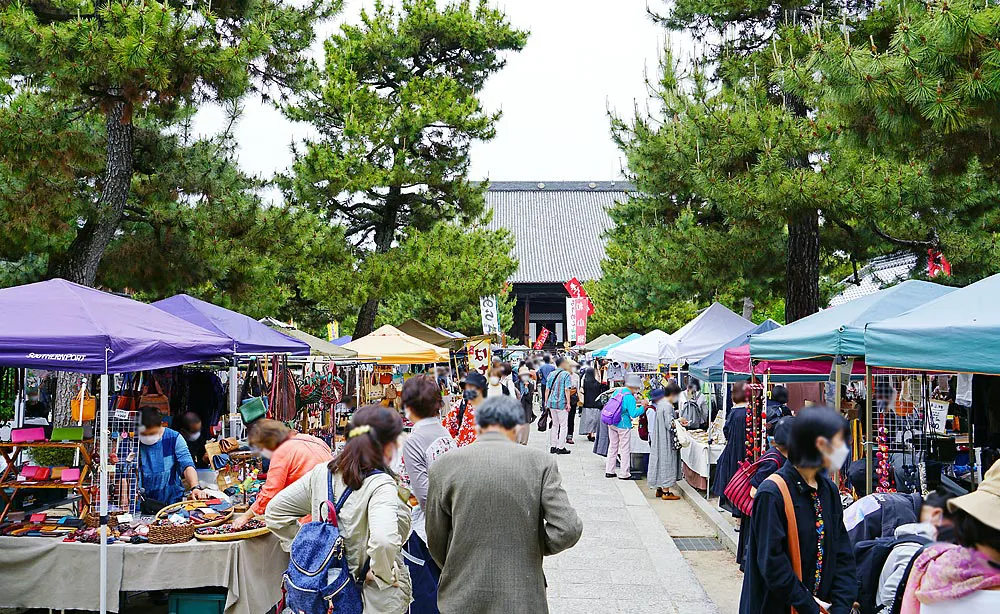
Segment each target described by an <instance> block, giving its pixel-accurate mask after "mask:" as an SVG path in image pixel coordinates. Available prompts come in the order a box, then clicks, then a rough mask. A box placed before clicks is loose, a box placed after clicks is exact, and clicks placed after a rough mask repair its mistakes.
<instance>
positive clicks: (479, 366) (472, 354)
mask: <svg viewBox="0 0 1000 614" xmlns="http://www.w3.org/2000/svg"><path fill="white" fill-rule="evenodd" d="M491 346H492V343H491V341H490V340H489V339H480V340H478V341H470V342H469V343H468V344H466V346H465V349H466V351H467V352H468V354H469V371H470V372H471V371H478V372H479V373H482V374H483V375H484V376H486V377H489V370H490V362H491V360H492V356H490V354H491V353H492V349H493V348H492V347H491Z"/></svg>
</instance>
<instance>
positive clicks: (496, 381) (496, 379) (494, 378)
mask: <svg viewBox="0 0 1000 614" xmlns="http://www.w3.org/2000/svg"><path fill="white" fill-rule="evenodd" d="M499 383H500V378H499V377H497V376H496V375H493V376H490V385H491V386H496V385H497V384H499Z"/></svg>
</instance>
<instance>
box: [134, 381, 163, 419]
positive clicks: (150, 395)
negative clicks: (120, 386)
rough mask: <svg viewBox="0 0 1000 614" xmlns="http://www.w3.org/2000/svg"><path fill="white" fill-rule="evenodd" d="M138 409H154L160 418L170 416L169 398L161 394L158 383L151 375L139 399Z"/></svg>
mask: <svg viewBox="0 0 1000 614" xmlns="http://www.w3.org/2000/svg"><path fill="white" fill-rule="evenodd" d="M139 407H155V408H156V409H157V410H158V411H159V412H160V415H161V416H169V415H170V397H168V396H167V395H165V394H163V389H162V388H160V382H158V381H156V378H155V377H153V376H152V375H150V376H149V380H148V381H147V382H146V388H145V390H143V391H142V396H141V397H139Z"/></svg>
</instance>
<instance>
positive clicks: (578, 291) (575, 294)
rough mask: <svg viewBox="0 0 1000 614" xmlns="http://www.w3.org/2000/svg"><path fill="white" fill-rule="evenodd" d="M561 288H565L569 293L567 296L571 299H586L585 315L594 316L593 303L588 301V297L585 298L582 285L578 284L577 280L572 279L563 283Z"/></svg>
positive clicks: (585, 293) (585, 294)
mask: <svg viewBox="0 0 1000 614" xmlns="http://www.w3.org/2000/svg"><path fill="white" fill-rule="evenodd" d="M563 287H564V288H566V292H569V295H570V296H571V297H572V298H585V299H587V315H588V316H592V315H594V303H593V301H591V300H590V297H589V296H587V291H586V290H584V289H583V284H581V283H580V280H579V279H577V278H576V277H574V278H573V279H571V280H569V281H567V282H566V283H564V284H563Z"/></svg>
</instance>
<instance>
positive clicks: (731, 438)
mask: <svg viewBox="0 0 1000 614" xmlns="http://www.w3.org/2000/svg"><path fill="white" fill-rule="evenodd" d="M732 400H733V406H732V407H731V408H729V411H727V412H726V423H725V424H724V425H723V427H722V433H723V434H724V435H725V436H726V447H725V448H723V449H722V454H720V455H719V462H718V464H717V465H716V467H715V481H714V482H712V492H713V493H715V494H716V495H718V496H719V505H721V506H722V507H723V508H725V509H727V510H729V511H730V512H732V513H733V515H734V516H739V512H738V511H737V510H736V508H735V507H733V506H732V505H730V503H729V500H728V499H726V495H725V490H726V486H728V485H729V480H730V479H731V478H732V477H733V476H734V475H735V474H736V472H737V471H738V470H739V468H740V463H741V462H743V460H744V459H745V457H746V437H747V435H746V429H747V424H746V423H747V396H746V388H745V387H744V384H743V383H742V382H738V383H736V384H733V392H732Z"/></svg>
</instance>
